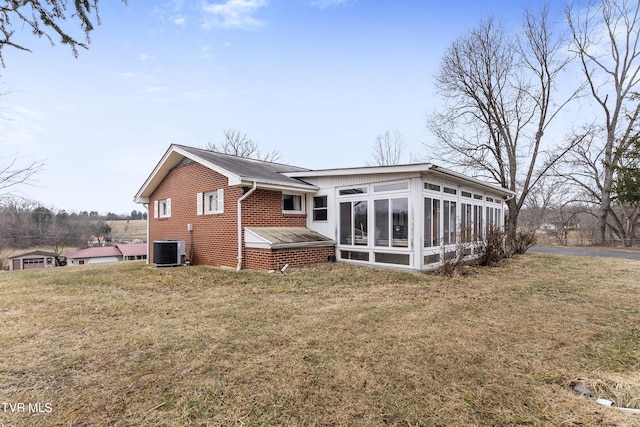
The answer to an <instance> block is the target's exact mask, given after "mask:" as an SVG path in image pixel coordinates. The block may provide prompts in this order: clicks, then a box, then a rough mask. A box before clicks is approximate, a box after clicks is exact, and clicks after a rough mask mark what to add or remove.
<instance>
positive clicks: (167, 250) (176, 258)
mask: <svg viewBox="0 0 640 427" xmlns="http://www.w3.org/2000/svg"><path fill="white" fill-rule="evenodd" d="M185 248H186V244H185V242H184V240H156V241H154V242H153V263H154V264H155V265H156V266H157V267H175V266H178V265H183V264H184V256H185Z"/></svg>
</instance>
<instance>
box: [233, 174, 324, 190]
mask: <svg viewBox="0 0 640 427" xmlns="http://www.w3.org/2000/svg"><path fill="white" fill-rule="evenodd" d="M255 182H257V188H261V189H264V190H276V191H285V192H286V191H290V192H297V193H309V194H314V193H316V192H317V191H318V187H316V186H315V185H311V184H300V185H295V184H291V185H288V184H282V183H280V182H272V181H260V180H257V181H255ZM253 183H254V180H251V179H248V178H245V179H244V180H242V181H241V182H240V183H239V184H236V185H239V186H243V187H247V186H249V187H251V186H252V185H253Z"/></svg>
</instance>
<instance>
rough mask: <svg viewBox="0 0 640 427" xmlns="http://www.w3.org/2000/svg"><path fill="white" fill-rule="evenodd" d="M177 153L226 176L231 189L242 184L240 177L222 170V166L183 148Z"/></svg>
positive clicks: (177, 150) (178, 149) (179, 148)
mask: <svg viewBox="0 0 640 427" xmlns="http://www.w3.org/2000/svg"><path fill="white" fill-rule="evenodd" d="M175 151H176V152H177V153H180V154H182V156H184V157H186V158H188V159H191V160H193V161H194V162H196V163H200V164H201V165H202V166H204V167H206V168H208V169H211V170H212V171H214V172H218V173H219V174H220V175H224V176H226V177H227V179H228V180H229V187H233V186H234V185H239V184H240V183H241V182H242V179H241V177H240V176H238V175H236V174H234V173H231V172H229V171H228V170H226V169H224V168H221V167H220V166H218V165H216V164H213V163H211V162H208V161H206V160H204V159H203V158H202V157H198V156H195V155H193V154H192V153H190V152H189V151H187V150H184V149H182V148H181V147H175Z"/></svg>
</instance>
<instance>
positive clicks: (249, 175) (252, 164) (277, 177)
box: [177, 145, 309, 186]
mask: <svg viewBox="0 0 640 427" xmlns="http://www.w3.org/2000/svg"><path fill="white" fill-rule="evenodd" d="M177 146H178V147H180V148H181V149H183V150H184V151H187V152H189V153H191V154H193V155H194V156H196V157H199V158H200V159H202V160H205V161H207V162H209V163H212V164H214V165H216V166H218V167H220V168H222V169H224V170H226V171H228V172H230V173H232V174H234V175H237V176H239V177H240V178H241V179H246V180H247V181H267V182H272V183H277V184H283V185H292V184H293V185H298V186H299V185H301V184H302V185H304V184H306V183H305V182H304V181H301V180H299V179H296V178H290V177H288V176H285V175H283V174H284V173H287V172H305V171H309V169H305V168H300V167H297V166H291V165H285V164H281V163H272V162H265V161H261V160H255V159H248V158H244V157H238V156H233V155H231V154H223V153H217V152H215V151H209V150H205V149H201V148H194V147H187V146H184V145H177Z"/></svg>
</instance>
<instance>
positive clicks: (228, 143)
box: [205, 129, 280, 162]
mask: <svg viewBox="0 0 640 427" xmlns="http://www.w3.org/2000/svg"><path fill="white" fill-rule="evenodd" d="M205 148H206V149H207V150H211V151H217V152H219V153H225V154H231V155H234V156H238V157H245V158H250V159H256V160H262V161H265V162H275V161H277V160H278V159H279V158H280V152H279V151H277V150H272V151H269V152H266V153H264V152H262V151H260V149H259V148H258V144H257V143H255V142H253V141H252V140H251V139H250V138H248V137H247V134H246V133H240V131H237V130H234V129H225V131H224V141H223V142H222V144H220V145H217V144H214V143H209V144H207V145H206V147H205Z"/></svg>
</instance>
